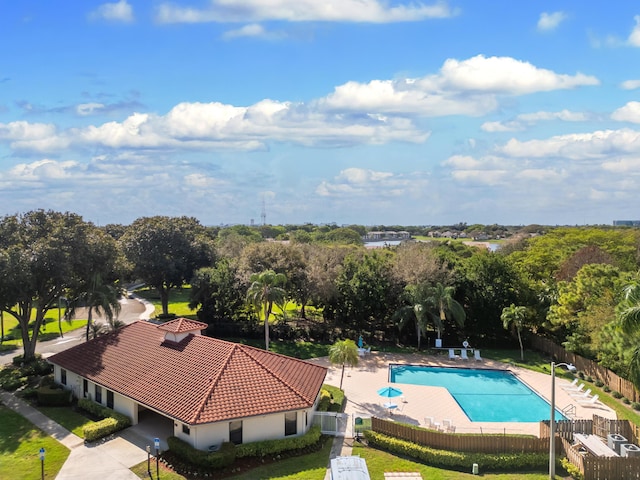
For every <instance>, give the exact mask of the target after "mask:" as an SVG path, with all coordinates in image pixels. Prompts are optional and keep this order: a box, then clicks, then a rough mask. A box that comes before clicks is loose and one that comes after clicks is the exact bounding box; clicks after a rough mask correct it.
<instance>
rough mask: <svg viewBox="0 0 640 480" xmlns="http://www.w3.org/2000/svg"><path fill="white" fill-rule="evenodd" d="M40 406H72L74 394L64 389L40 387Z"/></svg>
mask: <svg viewBox="0 0 640 480" xmlns="http://www.w3.org/2000/svg"><path fill="white" fill-rule="evenodd" d="M36 392H37V396H38V405H42V406H47V407H63V406H66V405H71V400H72V399H73V392H72V391H71V390H64V389H62V388H51V387H40V388H38V389H37V390H36Z"/></svg>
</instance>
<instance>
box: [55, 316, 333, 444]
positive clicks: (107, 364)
mask: <svg viewBox="0 0 640 480" xmlns="http://www.w3.org/2000/svg"><path fill="white" fill-rule="evenodd" d="M206 326H207V325H206V324H204V323H201V322H196V321H193V320H188V319H185V318H178V319H176V320H172V321H170V322H167V323H164V324H161V325H157V324H154V323H151V322H147V321H138V322H135V323H132V324H130V325H127V326H125V327H123V328H121V329H119V330H117V331H115V332H112V333H109V334H107V335H104V336H101V337H98V338H96V339H93V340H91V341H88V342H86V343H83V344H80V345H77V346H75V347H72V348H69V349H68V350H65V351H63V352H60V353H57V354H55V355H53V356H51V357H49V358H48V359H47V360H48V361H49V362H50V363H51V364H52V365H53V367H54V375H55V379H56V382H57V383H59V384H61V385H63V386H65V388H68V389H70V390H72V391H73V392H74V394H75V395H76V396H77V397H78V398H82V397H85V398H91V399H92V400H93V401H95V402H97V403H100V404H101V405H104V406H106V407H109V408H112V409H114V410H115V411H117V412H120V413H122V414H124V415H127V416H128V417H130V418H131V420H132V422H133V424H136V423H138V417H139V415H140V414H141V413H142V412H144V411H146V410H151V411H153V412H155V413H156V414H160V415H162V416H165V417H168V418H170V419H171V420H172V422H173V432H174V433H173V434H174V435H175V436H176V437H178V438H180V439H182V440H184V441H185V442H188V443H190V444H191V445H192V446H194V447H195V448H198V449H202V450H206V449H207V448H209V447H210V446H211V445H218V444H220V443H222V442H227V441H231V442H234V443H236V444H239V443H248V442H255V441H259V440H267V439H277V438H285V437H287V436H290V435H301V434H304V433H305V432H306V431H307V430H308V429H309V428H310V427H311V424H312V421H313V415H314V413H315V411H316V408H317V405H318V401H319V397H320V389H321V387H322V384H323V382H324V379H325V376H326V373H327V370H326V368H324V367H321V366H318V365H314V364H311V363H309V362H305V361H303V360H298V359H295V358H291V357H287V356H285V355H280V354H277V353H273V352H267V351H265V350H261V349H259V348H254V347H250V346H247V345H241V344H236V343H231V342H227V341H224V340H219V339H216V338H211V337H206V336H204V335H201V331H202V330H203V329H204V328H206Z"/></svg>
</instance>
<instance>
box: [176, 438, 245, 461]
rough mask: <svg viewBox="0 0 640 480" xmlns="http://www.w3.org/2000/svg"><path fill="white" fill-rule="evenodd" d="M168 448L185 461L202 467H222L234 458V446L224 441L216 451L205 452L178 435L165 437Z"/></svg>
mask: <svg viewBox="0 0 640 480" xmlns="http://www.w3.org/2000/svg"><path fill="white" fill-rule="evenodd" d="M167 443H168V445H169V450H170V451H171V452H172V453H173V454H174V455H175V456H177V457H178V458H180V459H181V460H183V461H184V462H185V463H189V464H191V465H195V466H198V467H203V468H212V469H218V468H224V467H228V466H229V465H231V464H233V462H235V460H236V447H235V445H234V444H233V443H230V442H225V443H223V444H222V445H221V446H220V449H219V450H218V451H216V452H205V451H203V450H198V449H196V448H193V447H192V446H191V445H189V444H188V443H187V442H185V441H183V440H180V439H179V438H178V437H169V438H167Z"/></svg>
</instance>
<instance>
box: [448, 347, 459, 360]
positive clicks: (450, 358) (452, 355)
mask: <svg viewBox="0 0 640 480" xmlns="http://www.w3.org/2000/svg"><path fill="white" fill-rule="evenodd" d="M456 358H458V356H457V355H456V352H454V351H453V348H450V349H449V360H455V359H456Z"/></svg>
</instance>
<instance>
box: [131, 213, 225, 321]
mask: <svg viewBox="0 0 640 480" xmlns="http://www.w3.org/2000/svg"><path fill="white" fill-rule="evenodd" d="M120 242H121V245H122V247H123V251H124V253H125V255H126V257H127V259H128V260H129V261H130V262H131V264H132V266H133V269H132V270H133V275H134V276H135V277H137V278H139V279H141V280H142V281H144V282H145V283H147V284H148V285H150V286H152V287H153V288H155V289H156V290H157V292H158V294H159V295H160V301H161V302H162V313H163V314H164V315H168V314H169V292H170V291H171V290H172V289H173V288H179V287H181V286H182V285H183V284H184V283H185V282H186V281H188V280H191V278H192V277H193V273H194V272H195V271H196V270H197V269H198V268H200V267H206V266H210V265H211V264H212V263H213V261H214V258H215V257H214V249H213V243H212V241H211V240H210V238H209V237H208V235H207V234H206V231H205V229H204V227H203V226H202V225H200V222H198V220H196V219H195V218H193V217H162V216H157V217H143V218H139V219H137V220H136V221H135V222H133V223H132V224H131V225H130V226H129V228H128V229H127V232H126V233H125V234H124V235H123V236H122V237H121V238H120Z"/></svg>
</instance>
